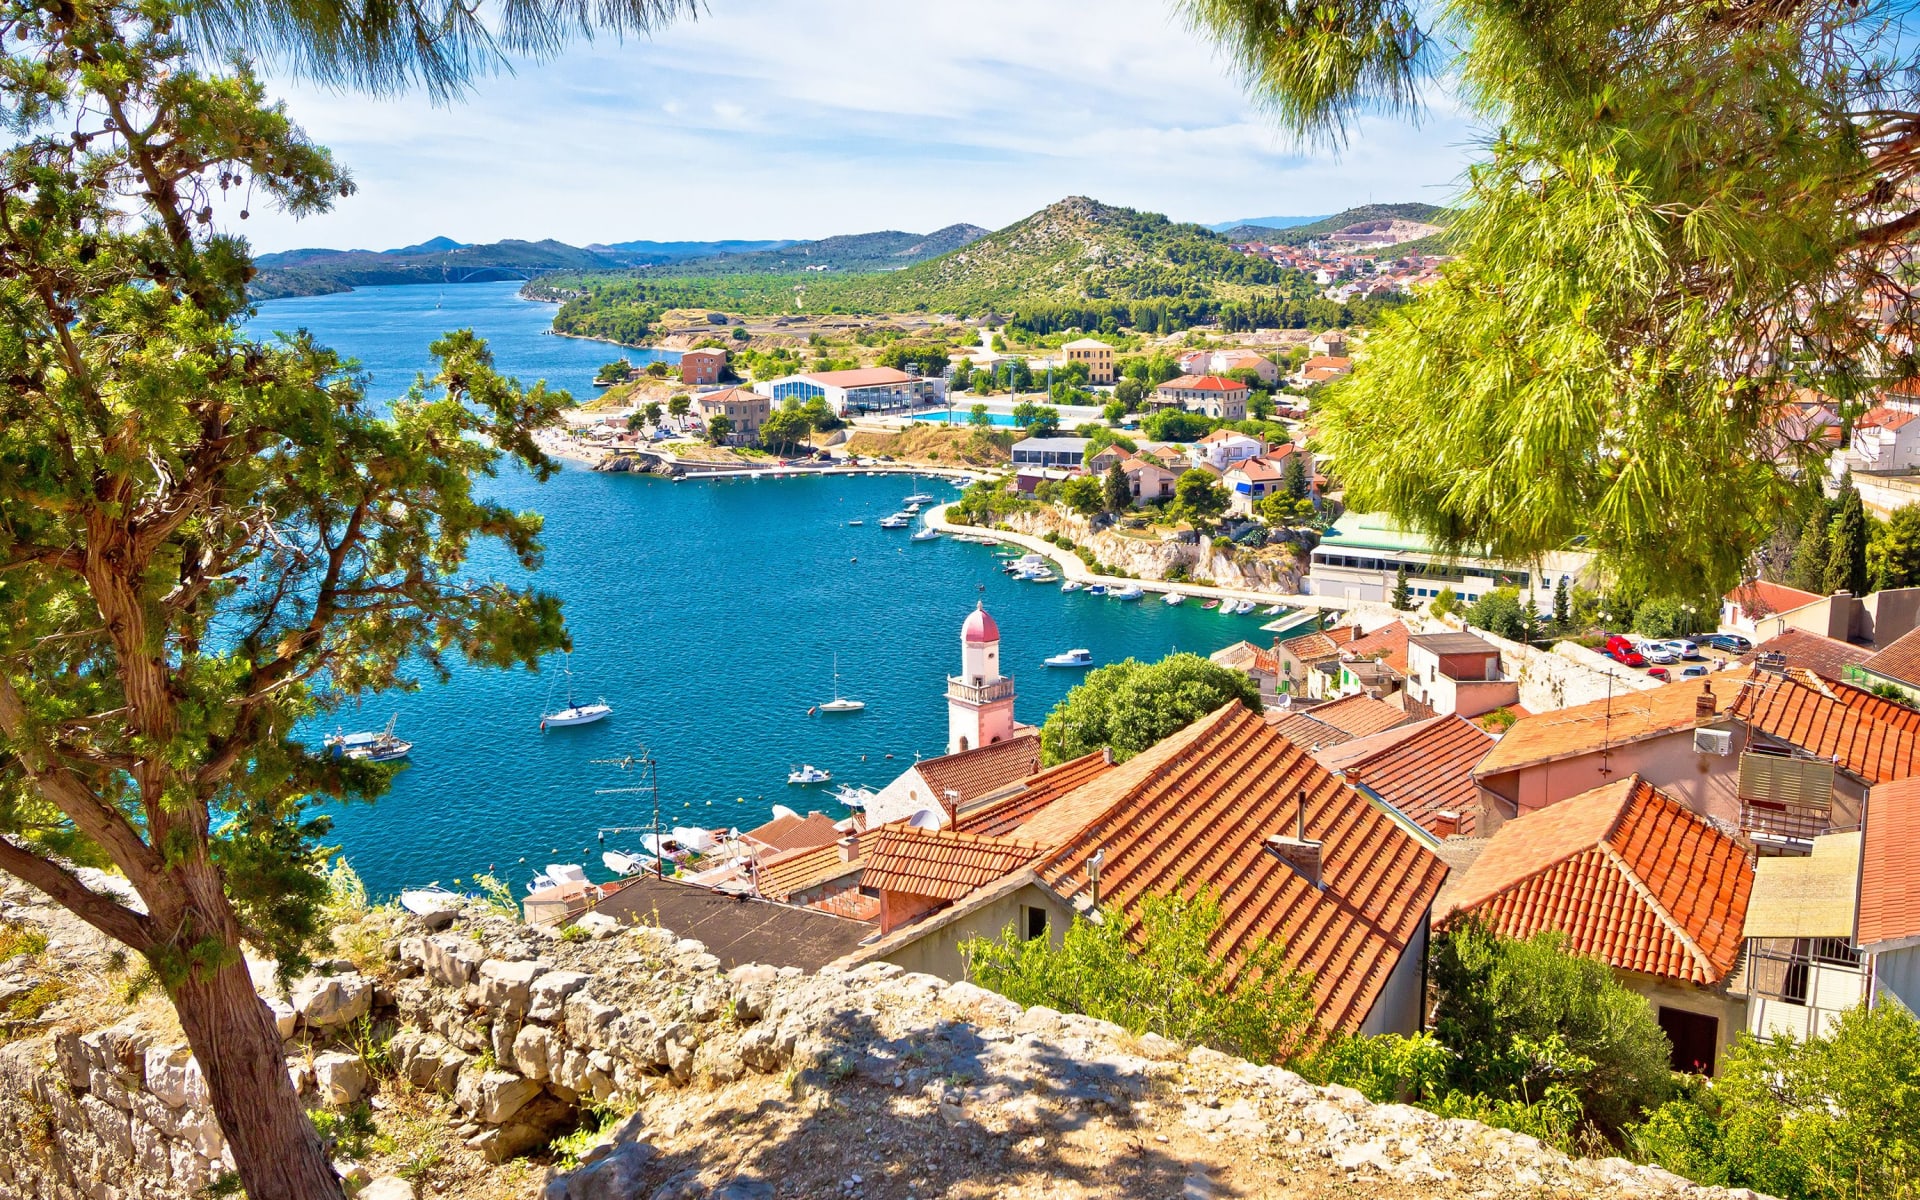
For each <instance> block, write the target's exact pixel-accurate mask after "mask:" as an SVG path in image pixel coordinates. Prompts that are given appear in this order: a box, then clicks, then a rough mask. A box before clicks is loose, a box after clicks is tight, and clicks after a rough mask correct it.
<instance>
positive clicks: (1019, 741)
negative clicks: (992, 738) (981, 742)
mask: <svg viewBox="0 0 1920 1200" xmlns="http://www.w3.org/2000/svg"><path fill="white" fill-rule="evenodd" d="M915 769H916V770H918V771H919V772H920V778H921V779H923V780H925V781H926V784H927V787H928V788H930V789H932V791H933V796H934V799H936V800H941V801H944V800H945V799H946V798H947V793H948V792H949V791H952V792H956V793H958V800H957V802H956V806H957V807H965V806H966V805H967V804H968V803H969V802H970V801H973V800H978V799H979V798H980V797H982V796H985V795H989V794H990V793H993V792H997V791H999V790H1000V789H1001V788H1004V787H1008V786H1011V785H1012V784H1016V783H1018V782H1020V781H1021V780H1022V779H1025V778H1026V777H1027V776H1029V775H1031V774H1033V773H1034V772H1035V771H1038V770H1039V769H1040V738H1039V736H1038V735H1037V734H1032V733H1023V734H1021V735H1020V736H1018V737H1011V738H1008V739H1007V740H1006V741H1004V742H995V743H993V744H992V745H988V746H980V747H976V748H975V749H972V750H962V751H960V752H959V753H957V754H943V755H941V756H940V757H939V758H928V759H923V760H921V761H920V762H919V763H916V764H915Z"/></svg>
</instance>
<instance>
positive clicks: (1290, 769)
mask: <svg viewBox="0 0 1920 1200" xmlns="http://www.w3.org/2000/svg"><path fill="white" fill-rule="evenodd" d="M1007 803H1009V804H1011V805H1014V806H1022V805H1021V798H1020V797H1018V796H1015V797H1013V798H1011V799H1010V800H1009V801H1008V802H1007ZM1022 807H1023V806H1022ZM982 811H983V814H984V813H986V812H989V811H990V810H982ZM1003 828H1004V832H1002V833H1000V834H997V835H985V834H977V833H969V832H967V831H965V830H950V829H942V830H920V829H903V828H898V827H896V828H890V829H889V830H887V831H886V832H884V833H883V834H882V836H881V838H880V839H879V840H878V841H877V843H876V845H875V849H874V852H873V854H872V856H871V858H870V861H869V865H868V867H867V869H866V873H865V876H864V883H865V886H870V887H873V888H875V889H876V890H878V891H879V893H880V898H881V904H882V914H883V915H882V920H881V923H882V929H883V933H882V936H881V938H880V939H879V940H878V941H877V942H875V943H872V944H870V945H868V946H866V947H864V948H863V949H862V950H861V951H860V952H859V953H857V954H856V955H854V956H853V957H852V959H851V961H853V962H861V961H871V960H874V959H881V960H885V961H888V962H893V963H896V964H898V965H900V966H902V967H905V968H907V969H909V970H918V971H926V972H928V973H930V974H934V975H938V976H941V977H943V978H948V979H959V978H964V972H965V965H964V963H963V962H962V960H961V957H960V953H959V945H960V944H961V943H962V942H964V941H965V940H966V939H968V938H970V937H975V936H983V937H997V936H999V935H1000V933H1001V932H1002V931H1003V930H1005V929H1006V928H1008V927H1009V926H1012V927H1013V928H1015V929H1016V930H1018V931H1019V932H1020V933H1022V934H1023V935H1025V936H1027V937H1057V936H1059V931H1060V930H1062V929H1064V928H1065V927H1066V925H1067V924H1068V923H1069V922H1070V921H1071V920H1072V918H1073V917H1074V916H1075V915H1078V914H1082V913H1086V912H1090V911H1093V910H1095V909H1098V910H1100V911H1101V912H1103V913H1105V914H1107V915H1108V919H1113V918H1115V917H1118V918H1119V919H1122V920H1129V921H1131V920H1137V919H1138V915H1139V912H1140V904H1141V902H1142V900H1143V899H1144V898H1146V897H1148V896H1154V895H1164V894H1167V893H1169V892H1172V891H1175V890H1190V889H1195V888H1207V889H1209V890H1210V891H1211V892H1212V893H1213V894H1214V895H1215V896H1216V897H1217V898H1218V900H1219V902H1220V904H1221V907H1222V909H1223V910H1224V911H1225V912H1226V913H1227V914H1229V918H1228V921H1227V922H1226V924H1225V925H1223V927H1222V928H1221V929H1220V930H1219V931H1218V932H1217V933H1216V935H1215V944H1214V946H1212V947H1210V949H1212V950H1214V951H1215V952H1216V953H1219V954H1220V955H1222V956H1223V957H1224V958H1226V959H1227V960H1228V961H1229V963H1233V962H1237V961H1238V960H1239V959H1240V957H1241V956H1242V955H1243V954H1244V953H1245V952H1246V948H1247V946H1248V945H1249V944H1251V942H1252V940H1253V939H1256V938H1260V939H1265V940H1267V941H1270V942H1271V943H1272V944H1274V945H1277V946H1279V947H1281V948H1282V951H1283V954H1284V961H1285V965H1286V966H1287V967H1289V968H1290V969H1293V970H1296V971H1299V972H1301V973H1302V974H1303V975H1305V976H1306V977H1308V978H1309V979H1311V981H1312V983H1311V985H1310V986H1311V993H1310V995H1311V999H1312V1002H1313V1008H1314V1015H1315V1017H1316V1018H1317V1020H1318V1023H1319V1025H1320V1027H1321V1028H1322V1029H1324V1030H1326V1031H1328V1032H1353V1033H1362V1034H1377V1033H1411V1032H1413V1031H1415V1030H1417V1029H1418V1028H1419V1027H1420V1024H1421V1010H1422V998H1421V987H1422V980H1423V974H1424V970H1423V968H1424V960H1425V954H1426V943H1427V922H1428V917H1429V914H1430V912H1431V909H1432V905H1433V900H1434V897H1435V896H1436V894H1437V893H1438V891H1439V889H1440V885H1441V883H1442V881H1443V880H1444V879H1445V876H1446V872H1447V868H1446V865H1445V864H1444V863H1443V862H1442V861H1441V860H1440V858H1439V857H1438V856H1437V855H1436V854H1435V853H1434V851H1433V848H1432V847H1433V841H1432V839H1431V838H1429V837H1428V836H1427V835H1426V834H1425V833H1424V832H1422V831H1421V830H1419V829H1418V827H1417V826H1414V825H1413V824H1412V823H1411V822H1408V821H1406V820H1405V819H1403V818H1401V817H1400V816H1399V815H1398V814H1396V813H1394V812H1393V811H1392V810H1390V809H1389V808H1387V807H1386V806H1384V805H1381V804H1378V803H1375V802H1374V801H1372V800H1371V799H1370V798H1368V797H1367V796H1365V795H1364V794H1362V793H1360V792H1357V791H1355V790H1354V789H1352V788H1349V787H1347V786H1346V785H1345V784H1343V783H1342V782H1341V781H1339V780H1337V779H1335V778H1334V777H1333V776H1332V775H1331V774H1329V773H1328V772H1327V771H1326V770H1324V769H1323V768H1321V767H1320V766H1319V765H1318V764H1317V763H1315V762H1314V761H1313V760H1312V759H1311V758H1310V757H1308V756H1307V755H1306V754H1305V753H1304V752H1303V751H1301V750H1300V749H1298V748H1297V747H1295V746H1294V745H1292V744H1291V743H1289V742H1288V741H1287V740H1286V739H1285V738H1282V737H1281V736H1279V735H1278V734H1277V733H1275V732H1274V731H1273V730H1272V729H1271V728H1270V727H1269V726H1268V725H1267V724H1266V722H1264V721H1263V720H1261V718H1260V717H1259V716H1258V715H1257V714H1254V713H1251V712H1249V711H1247V710H1246V709H1245V708H1244V707H1242V706H1241V705H1240V704H1239V703H1238V702H1234V703H1230V704H1228V705H1226V706H1224V707H1222V708H1221V709H1219V710H1217V711H1216V712H1214V713H1212V714H1209V715H1208V716H1206V717H1203V718H1201V719H1200V720H1197V721H1195V722H1193V723H1192V724H1191V725H1189V726H1188V727H1187V728H1186V729H1183V730H1181V731H1180V732H1178V733H1175V734H1173V735H1172V736H1170V737H1168V738H1166V739H1164V740H1163V741H1162V742H1160V743H1159V744H1158V745H1155V746H1153V747H1150V748H1149V749H1147V750H1146V751H1144V752H1142V753H1140V754H1138V755H1136V756H1135V757H1134V758H1132V759H1130V760H1129V761H1127V762H1125V763H1122V764H1120V765H1119V766H1116V767H1112V768H1111V769H1108V770H1105V771H1102V772H1100V773H1099V774H1098V775H1096V776H1095V777H1094V778H1092V779H1091V780H1090V781H1089V782H1087V783H1084V784H1082V785H1081V786H1079V787H1077V788H1074V789H1073V790H1071V791H1068V792H1066V793H1065V794H1063V795H1061V796H1059V797H1058V798H1057V799H1055V800H1053V801H1052V802H1050V803H1048V804H1046V805H1045V806H1043V807H1041V808H1039V809H1038V810H1037V811H1033V812H1031V814H1030V815H1023V816H1022V817H1020V818H1019V819H1017V821H1009V822H1006V823H1004V825H1003Z"/></svg>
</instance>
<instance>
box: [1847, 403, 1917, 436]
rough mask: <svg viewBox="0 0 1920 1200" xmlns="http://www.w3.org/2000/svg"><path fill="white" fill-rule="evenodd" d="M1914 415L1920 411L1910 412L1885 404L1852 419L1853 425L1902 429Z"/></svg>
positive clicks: (1890, 429)
mask: <svg viewBox="0 0 1920 1200" xmlns="http://www.w3.org/2000/svg"><path fill="white" fill-rule="evenodd" d="M1915 416H1920V413H1911V412H1908V411H1906V410H1905V409H1900V408H1888V407H1886V406H1885V405H1881V406H1879V407H1877V408H1870V409H1868V410H1867V411H1866V412H1864V413H1861V414H1860V415H1859V416H1857V417H1855V418H1854V419H1853V423H1854V425H1855V426H1864V427H1867V428H1870V429H1885V430H1889V431H1892V430H1896V429H1904V428H1905V427H1906V426H1907V425H1908V424H1909V423H1911V422H1912V420H1913V419H1914V417H1915Z"/></svg>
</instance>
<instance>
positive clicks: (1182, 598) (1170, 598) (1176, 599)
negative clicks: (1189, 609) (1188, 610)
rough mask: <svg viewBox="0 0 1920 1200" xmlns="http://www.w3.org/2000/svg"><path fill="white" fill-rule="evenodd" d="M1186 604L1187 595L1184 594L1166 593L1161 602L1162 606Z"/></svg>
mask: <svg viewBox="0 0 1920 1200" xmlns="http://www.w3.org/2000/svg"><path fill="white" fill-rule="evenodd" d="M1186 602H1187V594H1186V593H1185V592H1168V593H1167V594H1166V596H1165V597H1163V598H1162V600H1161V603H1163V604H1185V603H1186Z"/></svg>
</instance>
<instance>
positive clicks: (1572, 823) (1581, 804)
mask: <svg viewBox="0 0 1920 1200" xmlns="http://www.w3.org/2000/svg"><path fill="white" fill-rule="evenodd" d="M1752 894H1753V865H1752V864H1751V863H1750V862H1749V861H1748V860H1747V856H1746V852H1745V851H1744V850H1742V849H1741V847H1740V845H1739V843H1737V842H1735V841H1734V840H1733V839H1732V838H1730V837H1728V836H1727V835H1726V834H1724V833H1721V832H1720V831H1719V830H1718V829H1716V828H1714V827H1713V826H1712V825H1711V824H1709V823H1708V822H1707V821H1706V819H1705V818H1703V817H1701V816H1698V815H1697V814H1695V813H1694V812H1693V811H1691V810H1690V809H1688V808H1687V806H1686V805H1684V804H1682V803H1680V802H1679V801H1678V800H1675V799H1673V798H1672V797H1670V796H1668V795H1666V794H1665V793H1663V792H1661V791H1660V790H1659V789H1658V788H1655V787H1654V786H1653V785H1652V784H1650V783H1648V782H1646V781H1645V780H1643V779H1641V778H1640V777H1639V776H1638V775H1629V776H1627V777H1626V778H1625V779H1621V780H1618V781H1616V782H1614V783H1609V784H1607V785H1606V786H1604V787H1597V788H1594V789H1593V790H1592V791H1588V792H1582V793H1581V794H1579V795H1578V796H1573V797H1570V798H1568V799H1566V800H1562V801H1561V802H1560V803H1558V804H1552V805H1548V806H1547V807H1546V808H1543V809H1540V810H1539V811H1537V812H1531V813H1528V814H1526V815H1524V816H1521V817H1517V818H1515V819H1514V820H1511V821H1508V822H1507V823H1506V824H1505V825H1503V826H1501V827H1500V832H1498V833H1496V834H1494V835H1493V837H1492V839H1490V840H1489V841H1488V843H1487V845H1486V848H1485V849H1484V850H1482V851H1481V852H1480V856H1479V857H1478V858H1477V859H1475V860H1474V863H1473V866H1471V867H1469V868H1468V869H1467V873H1466V875H1465V876H1464V877H1463V878H1461V879H1460V880H1459V881H1458V882H1457V883H1456V884H1455V885H1454V887H1453V888H1451V889H1449V891H1448V896H1447V903H1448V904H1450V905H1452V906H1453V908H1452V910H1451V911H1450V912H1448V913H1444V914H1440V916H1441V918H1442V919H1443V920H1444V919H1446V918H1449V917H1451V916H1453V915H1454V914H1455V913H1460V912H1468V913H1472V914H1474V915H1476V916H1478V917H1480V918H1481V919H1483V920H1485V921H1486V922H1487V923H1488V924H1489V925H1491V926H1492V927H1493V928H1495V929H1497V930H1499V931H1500V932H1501V933H1503V934H1506V935H1507V936H1509V937H1517V938H1524V937H1530V936H1532V935H1533V934H1535V933H1539V932H1541V931H1542V930H1556V931H1558V932H1560V933H1562V934H1565V935H1566V937H1567V940H1568V948H1569V949H1571V950H1573V951H1574V952H1575V953H1577V954H1584V955H1587V956H1589V957H1592V958H1598V959H1600V960H1601V961H1602V962H1605V963H1607V964H1608V965H1609V966H1612V967H1615V968H1617V969H1619V970H1623V971H1638V972H1640V973H1642V974H1646V975H1660V976H1664V977H1666V978H1669V979H1678V980H1683V981H1686V982H1689V983H1696V984H1701V985H1705V986H1711V985H1714V984H1717V983H1719V982H1720V981H1721V980H1723V979H1725V978H1726V976H1727V973H1728V972H1730V971H1732V970H1733V968H1734V965H1735V964H1736V963H1737V962H1738V961H1739V958H1740V949H1741V926H1742V924H1743V922H1744V921H1745V920H1746V913H1747V901H1748V899H1749V898H1750V897H1751V896H1752Z"/></svg>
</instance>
